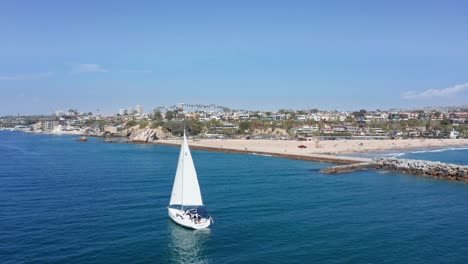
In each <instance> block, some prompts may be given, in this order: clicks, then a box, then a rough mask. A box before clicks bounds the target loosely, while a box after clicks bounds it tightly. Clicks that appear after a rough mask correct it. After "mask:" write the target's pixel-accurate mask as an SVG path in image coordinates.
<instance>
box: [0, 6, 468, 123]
mask: <svg viewBox="0 0 468 264" xmlns="http://www.w3.org/2000/svg"><path fill="white" fill-rule="evenodd" d="M467 11H468V3H467V2H464V1H411V2H408V1H391V2H376V1H359V2H354V3H351V1H326V2H320V3H319V2H318V1H317V2H315V1H232V2H231V3H227V2H219V1H196V2H195V1H177V2H174V1H166V2H165V1H135V2H131V3H130V2H128V1H112V2H107V3H106V2H105V1H77V2H69V1H48V0H45V1H2V3H0V34H1V36H2V45H1V49H0V58H2V59H1V60H0V91H1V95H0V116H2V115H10V114H44V113H51V112H53V111H55V110H59V109H60V110H68V109H70V108H77V109H79V110H80V111H91V112H95V111H96V109H100V112H104V113H116V112H117V111H118V109H120V108H126V107H131V106H135V105H137V104H139V105H143V106H144V107H145V110H150V109H151V108H152V107H155V106H159V105H165V106H167V105H171V104H175V103H178V102H186V103H196V104H211V103H215V104H217V105H225V106H228V107H232V108H247V109H261V110H274V109H280V108H293V109H307V108H319V109H337V110H350V109H359V108H366V109H377V108H380V109H388V108H394V107H396V108H399V107H402V108H414V107H422V106H428V105H433V106H438V105H464V104H465V105H466V103H467V102H468V74H467V69H468V49H467V48H466V47H468V31H467V30H466V29H467V28H468V16H466V13H467Z"/></svg>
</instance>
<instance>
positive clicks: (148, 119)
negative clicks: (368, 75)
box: [0, 104, 468, 141]
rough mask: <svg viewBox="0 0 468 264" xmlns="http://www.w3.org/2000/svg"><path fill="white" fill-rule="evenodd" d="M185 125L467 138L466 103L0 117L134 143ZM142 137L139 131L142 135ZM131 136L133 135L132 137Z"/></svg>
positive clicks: (139, 109) (202, 132)
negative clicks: (386, 107)
mask: <svg viewBox="0 0 468 264" xmlns="http://www.w3.org/2000/svg"><path fill="white" fill-rule="evenodd" d="M184 126H185V127H186V130H187V131H188V134H189V136H194V137H197V138H211V139H215V138H224V139H226V138H236V139H275V140H301V141H308V140H313V139H320V140H337V139H346V140H353V139H355V140H358V139H361V140H362V139H406V138H422V139H423V138H440V139H442V138H451V139H457V138H468V107H450V108H439V109H434V108H427V109H414V110H385V111H384V110H378V109H377V110H365V109H361V110H359V111H322V110H319V109H308V110H290V109H281V110H277V111H271V112H269V111H249V110H232V109H229V108H227V107H224V106H217V105H214V104H212V105H191V104H178V105H173V106H170V107H155V108H154V109H153V110H152V111H149V112H145V111H144V109H143V106H141V105H137V106H135V107H132V108H125V109H120V110H119V111H118V113H113V114H101V113H91V112H79V111H78V110H76V109H70V110H68V111H56V112H55V113H54V114H51V115H31V116H4V117H0V129H8V130H13V131H24V132H31V133H53V134H77V135H89V136H103V137H109V138H110V137H123V138H126V137H128V138H130V139H134V138H135V137H137V139H136V140H138V141H151V140H155V139H170V138H174V137H179V136H180V135H181V134H182V131H183V128H184ZM142 131H143V135H137V134H138V133H140V134H141V133H142ZM132 134H133V136H132Z"/></svg>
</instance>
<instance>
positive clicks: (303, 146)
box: [297, 145, 307, 148]
mask: <svg viewBox="0 0 468 264" xmlns="http://www.w3.org/2000/svg"><path fill="white" fill-rule="evenodd" d="M297 147H298V148H307V146H305V145H299V146H297Z"/></svg>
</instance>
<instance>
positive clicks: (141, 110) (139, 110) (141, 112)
mask: <svg viewBox="0 0 468 264" xmlns="http://www.w3.org/2000/svg"><path fill="white" fill-rule="evenodd" d="M135 110H136V112H137V114H139V115H142V114H143V113H144V111H143V106H142V105H137V106H135Z"/></svg>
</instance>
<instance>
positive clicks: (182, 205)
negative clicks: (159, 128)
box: [180, 122, 185, 211]
mask: <svg viewBox="0 0 468 264" xmlns="http://www.w3.org/2000/svg"><path fill="white" fill-rule="evenodd" d="M184 143H185V122H184V135H183V137H182V152H183V153H184V154H183V155H184V157H183V160H184V163H185V144H184ZM184 167H185V166H182V202H181V203H180V204H181V209H182V211H183V210H184Z"/></svg>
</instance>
